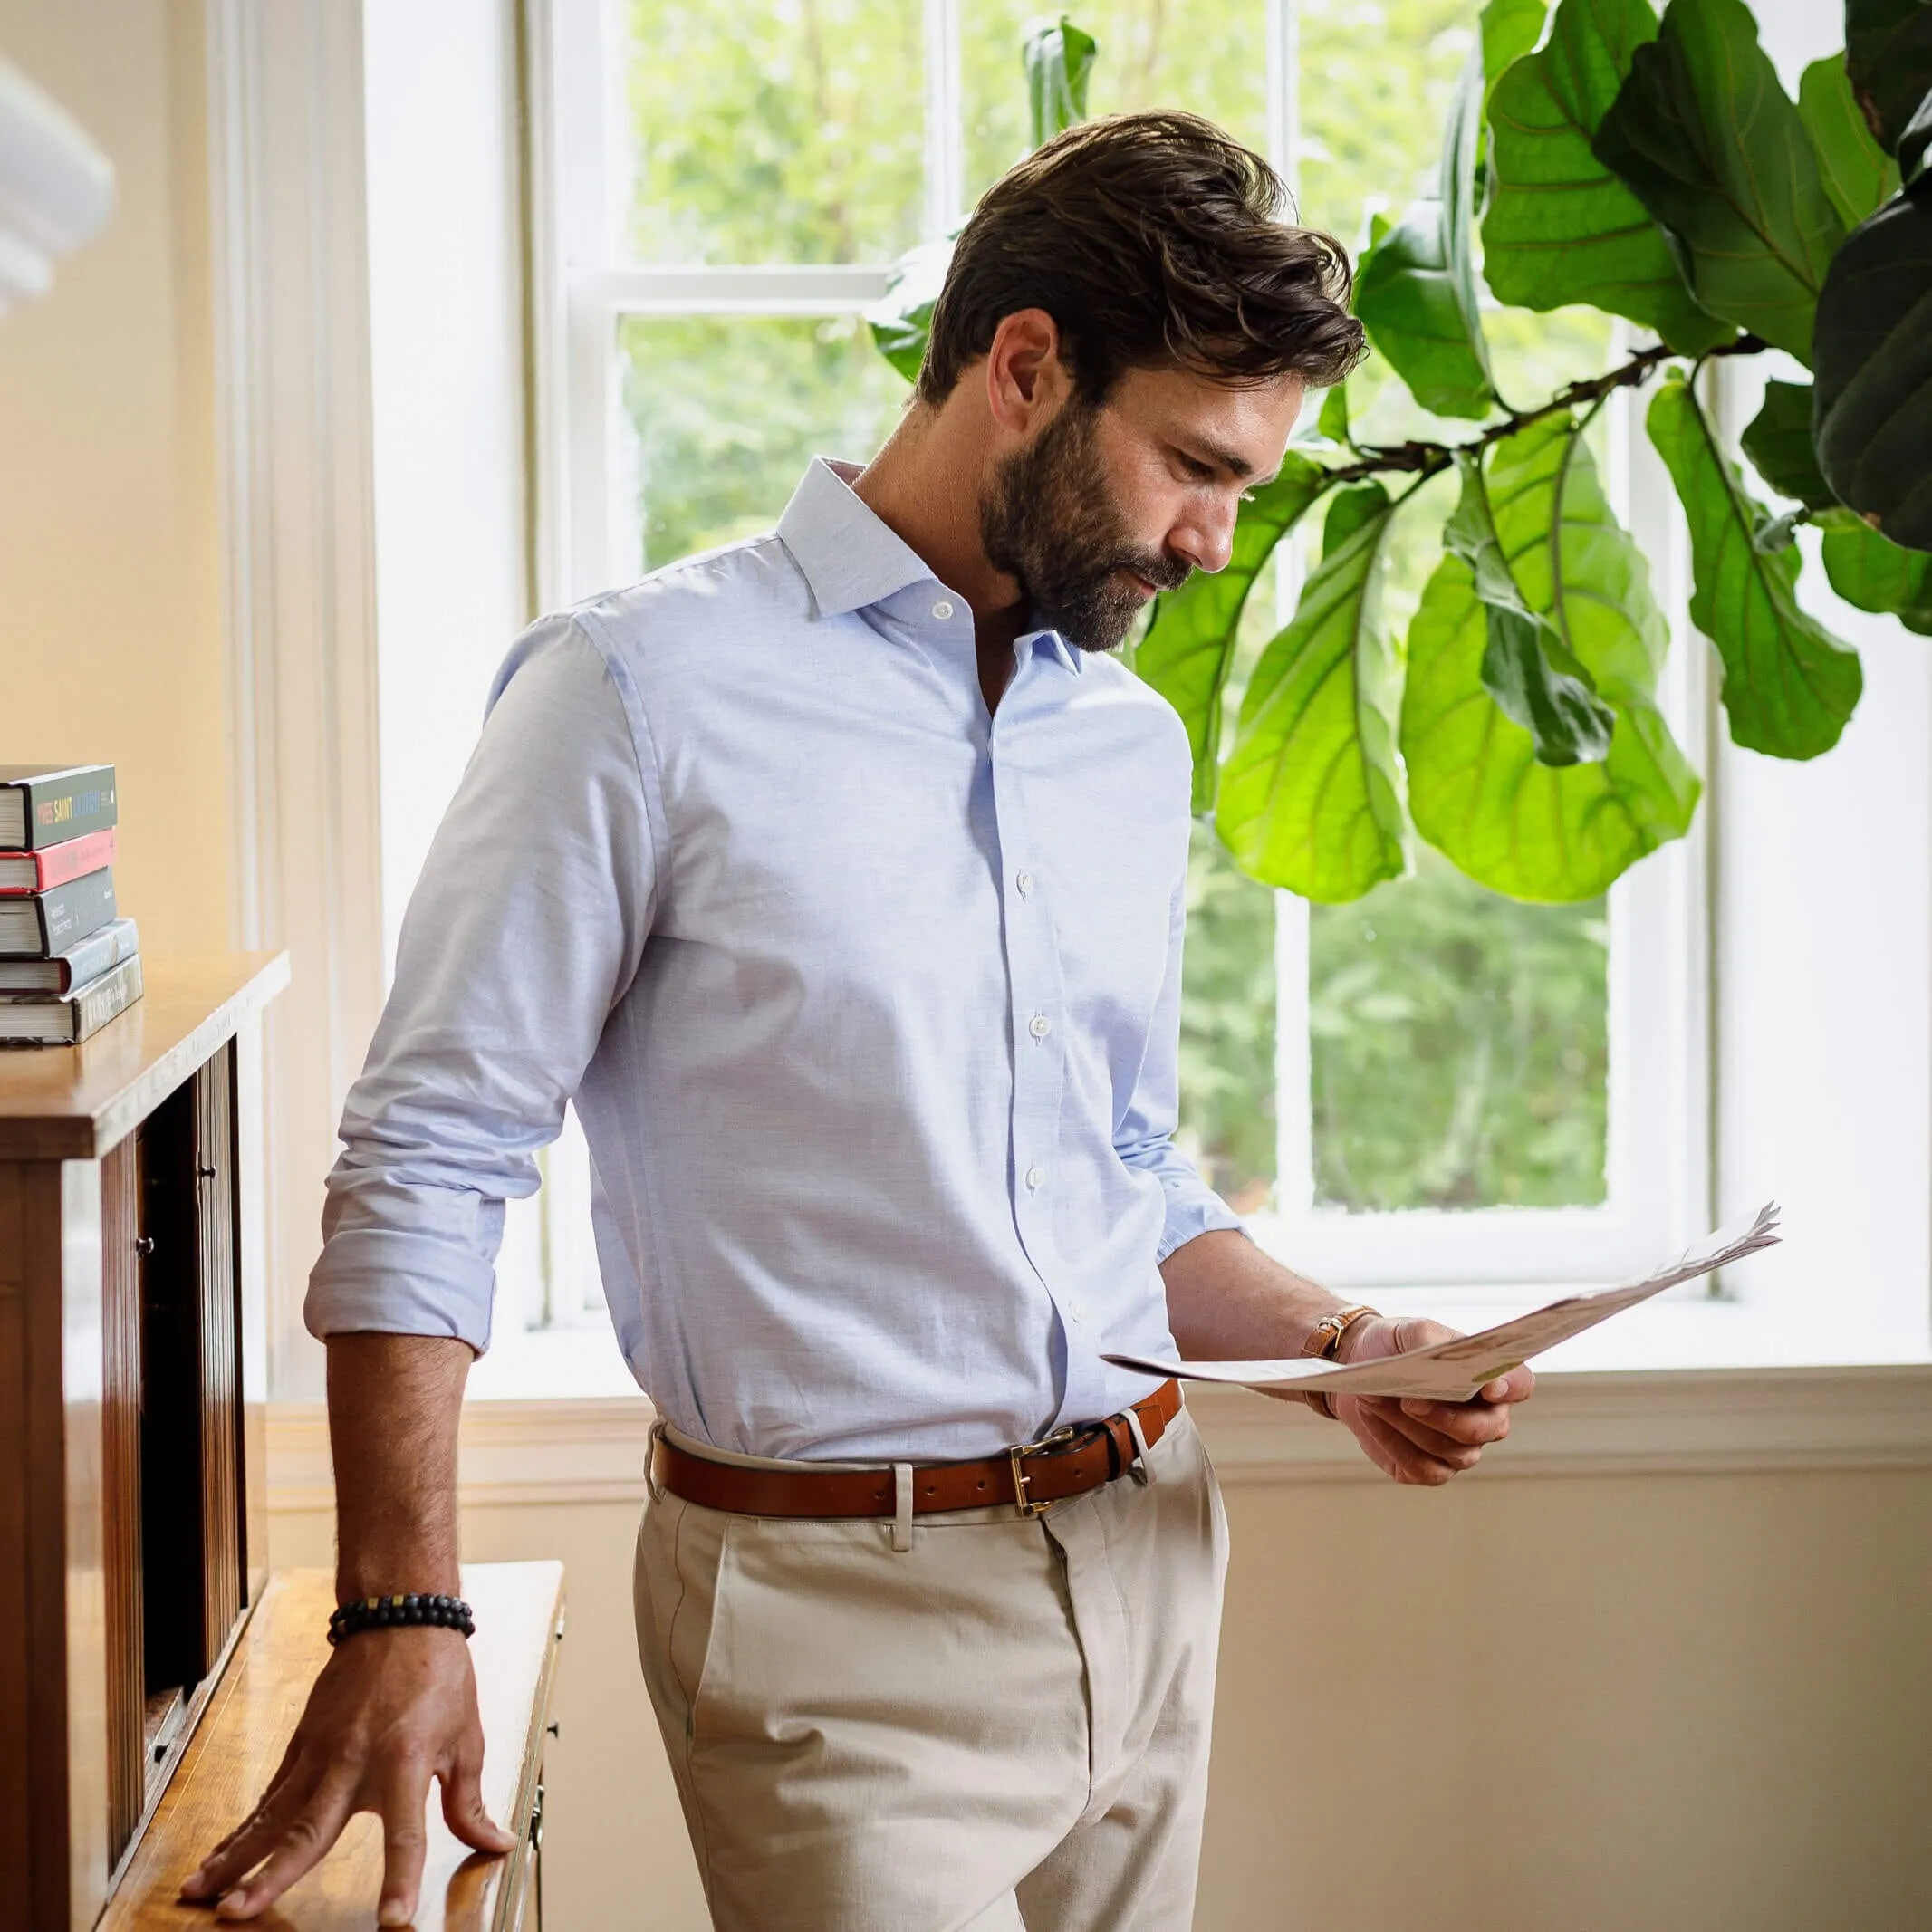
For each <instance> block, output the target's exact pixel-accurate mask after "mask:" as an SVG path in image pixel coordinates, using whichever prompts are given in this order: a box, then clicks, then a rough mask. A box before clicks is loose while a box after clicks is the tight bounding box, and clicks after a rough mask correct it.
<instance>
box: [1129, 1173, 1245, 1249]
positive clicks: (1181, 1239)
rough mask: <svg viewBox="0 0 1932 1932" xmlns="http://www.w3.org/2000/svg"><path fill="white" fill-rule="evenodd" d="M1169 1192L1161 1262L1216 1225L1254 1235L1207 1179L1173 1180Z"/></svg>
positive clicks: (1209, 1232) (1168, 1185)
mask: <svg viewBox="0 0 1932 1932" xmlns="http://www.w3.org/2000/svg"><path fill="white" fill-rule="evenodd" d="M1167 1195H1168V1213H1167V1220H1166V1222H1165V1223H1164V1225H1163V1226H1162V1227H1161V1230H1160V1240H1159V1243H1158V1245H1157V1246H1156V1247H1155V1250H1154V1260H1155V1262H1156V1264H1159V1263H1161V1262H1164V1261H1165V1260H1166V1259H1167V1258H1168V1255H1169V1254H1173V1252H1174V1251H1175V1249H1176V1248H1181V1247H1186V1246H1187V1244H1188V1243H1189V1242H1190V1241H1192V1240H1193V1239H1194V1238H1195V1236H1196V1235H1207V1234H1212V1233H1213V1232H1214V1231H1215V1230H1216V1228H1222V1227H1228V1228H1233V1229H1234V1231H1235V1233H1236V1234H1237V1235H1244V1236H1246V1238H1247V1239H1249V1240H1252V1239H1253V1238H1254V1237H1253V1236H1252V1235H1248V1231H1247V1229H1246V1228H1245V1227H1244V1226H1242V1222H1241V1216H1239V1215H1237V1214H1236V1213H1235V1210H1234V1209H1233V1208H1232V1207H1230V1206H1228V1205H1227V1203H1226V1201H1224V1200H1223V1199H1222V1198H1221V1197H1220V1196H1219V1195H1218V1194H1216V1192H1215V1191H1214V1189H1213V1188H1212V1187H1208V1186H1207V1185H1206V1183H1205V1182H1203V1181H1199V1180H1195V1181H1192V1182H1191V1183H1190V1182H1188V1181H1179V1182H1169V1183H1168V1184H1167Z"/></svg>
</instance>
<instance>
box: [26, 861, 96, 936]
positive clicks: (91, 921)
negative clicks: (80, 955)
mask: <svg viewBox="0 0 1932 1932" xmlns="http://www.w3.org/2000/svg"><path fill="white" fill-rule="evenodd" d="M34 911H35V913H36V914H37V915H38V917H39V919H40V940H41V956H42V957H43V958H50V957H52V956H53V954H55V953H64V952H65V951H67V949H68V948H69V947H72V946H74V945H77V944H78V943H79V942H80V941H81V940H82V939H84V938H86V937H87V936H88V935H89V934H90V933H92V932H97V931H99V930H100V928H101V927H103V926H105V925H106V924H107V922H108V921H109V920H110V919H111V918H113V917H114V874H113V872H112V871H111V870H110V869H109V868H107V867H105V866H103V867H102V868H101V870H100V871H98V872H89V873H88V874H87V875H86V876H85V877H84V878H81V879H73V880H72V881H70V882H69V883H68V884H66V885H64V886H56V887H55V888H54V889H53V891H52V892H43V893H39V894H37V895H36V896H35V898H34Z"/></svg>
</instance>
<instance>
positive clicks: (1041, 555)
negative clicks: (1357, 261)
mask: <svg viewBox="0 0 1932 1932" xmlns="http://www.w3.org/2000/svg"><path fill="white" fill-rule="evenodd" d="M1301 406H1302V380H1301V378H1300V377H1298V376H1279V377H1275V378H1274V379H1272V380H1270V381H1267V382H1265V383H1259V384H1254V385H1250V386H1245V387H1243V388H1239V389H1236V388H1231V387H1229V386H1227V385H1225V384H1221V383H1216V382H1212V381H1209V380H1207V379H1206V377H1203V376H1197V375H1194V374H1192V373H1190V372H1188V371H1187V370H1174V369H1164V370H1129V371H1128V372H1127V373H1126V375H1124V376H1123V377H1122V378H1121V379H1120V381H1119V382H1118V383H1116V384H1115V386H1114V388H1113V390H1112V392H1111V393H1110V395H1109V397H1108V399H1107V400H1106V401H1105V402H1104V403H1102V404H1101V405H1100V406H1099V407H1098V408H1091V407H1089V406H1087V405H1085V404H1083V403H1082V402H1081V400H1080V399H1079V398H1078V397H1077V396H1069V398H1068V399H1067V400H1066V401H1065V402H1064V403H1063V404H1062V406H1061V408H1060V409H1059V410H1058V411H1057V412H1056V413H1055V414H1054V415H1053V417H1052V418H1050V419H1049V420H1048V421H1047V422H1046V423H1045V424H1043V426H1042V428H1040V429H1039V430H1038V431H1037V432H1036V434H1035V435H1034V436H1033V438H1032V439H1031V441H1029V442H1027V443H1025V444H1024V445H1022V446H1021V447H1019V448H1017V449H1015V450H1013V451H1012V452H1011V453H1010V454H1008V455H1007V456H1005V457H1002V458H1001V459H1000V460H999V462H998V463H997V465H996V466H995V469H994V472H993V476H992V478H991V480H990V482H989V484H988V486H987V488H986V490H985V495H983V496H982V498H981V501H980V536H981V541H982V542H983V543H984V544H985V552H986V557H987V561H988V562H991V563H992V564H993V565H994V567H995V569H997V570H1000V571H1003V572H1005V573H1006V574H1007V575H1008V576H1010V577H1012V578H1014V580H1015V581H1016V582H1018V584H1019V586H1020V590H1021V592H1022V594H1023V595H1024V596H1025V597H1026V599H1027V600H1028V601H1029V602H1030V603H1031V604H1032V606H1033V616H1034V619H1035V620H1036V621H1037V622H1039V623H1041V624H1043V625H1051V626H1052V627H1053V629H1054V630H1058V631H1059V632H1060V634H1061V635H1062V637H1064V638H1065V639H1067V641H1068V642H1069V643H1070V644H1073V645H1076V646H1078V647H1079V649H1081V650H1111V649H1113V648H1114V647H1115V646H1116V645H1117V644H1119V643H1120V640H1121V639H1123V638H1124V637H1125V636H1126V635H1127V632H1128V629H1129V626H1130V625H1131V624H1132V622H1133V620H1134V618H1135V616H1136V615H1137V614H1138V613H1139V610H1141V609H1142V607H1143V606H1144V605H1145V604H1146V603H1147V601H1148V600H1149V598H1150V597H1152V596H1153V595H1154V594H1155V592H1156V591H1174V590H1178V589H1179V588H1180V586H1181V585H1182V584H1183V583H1185V582H1187V578H1188V577H1189V576H1190V575H1192V574H1193V572H1195V571H1197V570H1204V571H1217V570H1220V569H1221V568H1222V567H1223V566H1224V565H1225V564H1226V562H1227V559H1228V554H1229V551H1230V549H1231V547H1232V544H1233V541H1234V529H1235V515H1236V514H1237V512H1238V510H1239V507H1240V502H1241V495H1242V492H1243V491H1244V490H1245V489H1247V488H1250V487H1251V486H1252V485H1254V484H1256V483H1262V482H1265V481H1266V480H1267V479H1268V478H1269V477H1271V476H1274V473H1275V471H1276V470H1277V469H1279V468H1280V467H1281V461H1282V453H1283V450H1284V449H1285V448H1286V447H1287V445H1288V437H1289V435H1290V433H1291V432H1292V431H1293V428H1294V420H1295V417H1296V415H1297V414H1298V413H1299V412H1300V409H1301Z"/></svg>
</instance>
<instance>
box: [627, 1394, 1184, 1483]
mask: <svg viewBox="0 0 1932 1932" xmlns="http://www.w3.org/2000/svg"><path fill="white" fill-rule="evenodd" d="M1180 1408H1181V1396H1180V1384H1179V1383H1178V1382H1172V1381H1170V1382H1163V1383H1162V1384H1161V1385H1160V1387H1159V1388H1158V1389H1156V1390H1155V1391H1154V1393H1153V1394H1152V1395H1150V1396H1149V1397H1148V1398H1147V1399H1146V1400H1145V1401H1143V1402H1136V1403H1135V1404H1134V1406H1133V1409H1132V1413H1133V1414H1134V1415H1136V1416H1138V1417H1139V1420H1140V1430H1141V1433H1142V1435H1144V1436H1145V1437H1147V1446H1148V1447H1149V1448H1150V1449H1151V1448H1152V1447H1154V1445H1155V1444H1156V1443H1157V1442H1158V1441H1159V1440H1160V1438H1161V1437H1163V1436H1164V1435H1166V1434H1167V1432H1168V1426H1169V1425H1170V1424H1171V1423H1172V1422H1173V1420H1174V1418H1175V1417H1177V1415H1179V1414H1180ZM1128 1414H1129V1411H1128V1410H1126V1409H1122V1410H1121V1411H1120V1414H1119V1415H1117V1416H1109V1417H1108V1418H1107V1419H1106V1420H1105V1421H1104V1422H1087V1423H1081V1424H1079V1425H1077V1426H1075V1427H1072V1428H1064V1429H1059V1430H1056V1431H1055V1432H1054V1433H1053V1435H1051V1436H1048V1437H1043V1439H1042V1440H1041V1441H1039V1442H1029V1443H1023V1444H1021V1445H1020V1446H1019V1447H1016V1448H1012V1449H1004V1450H1002V1451H1001V1453H1000V1454H999V1455H997V1456H988V1457H987V1458H986V1459H985V1461H984V1462H977V1463H928V1464H923V1465H915V1466H914V1467H913V1471H912V1509H913V1514H915V1515H926V1514H929V1513H931V1512H932V1511H934V1510H942V1509H975V1508H977V1507H978V1506H979V1505H981V1504H988V1503H1010V1504H1014V1505H1015V1506H1016V1507H1017V1508H1018V1510H1019V1512H1020V1514H1022V1515H1023V1516H1037V1515H1039V1514H1041V1513H1042V1512H1043V1510H1044V1509H1045V1508H1046V1507H1047V1505H1048V1504H1053V1503H1058V1502H1061V1501H1062V1500H1063V1499H1064V1498H1065V1497H1068V1496H1077V1495H1083V1494H1084V1493H1085V1492H1086V1491H1087V1490H1090V1489H1098V1488H1099V1487H1100V1486H1101V1485H1102V1484H1103V1483H1110V1482H1112V1481H1113V1479H1114V1478H1115V1477H1116V1476H1117V1475H1122V1474H1124V1473H1125V1472H1126V1471H1127V1470H1129V1469H1130V1468H1132V1466H1134V1463H1135V1461H1136V1459H1137V1458H1138V1457H1139V1454H1140V1448H1139V1444H1138V1443H1137V1442H1136V1441H1135V1440H1134V1431H1133V1425H1132V1424H1131V1423H1129V1421H1128V1419H1127V1418H1128ZM651 1466H652V1473H653V1475H654V1476H655V1478H656V1481H657V1482H658V1485H660V1486H661V1487H663V1488H665V1489H668V1490H669V1491H670V1493H671V1494H672V1495H675V1496H682V1497H683V1498H684V1499H685V1501H686V1502H687V1503H696V1504H698V1505H699V1506H700V1507H702V1508H705V1509H726V1510H731V1511H733V1512H735V1514H738V1515H741V1516H890V1515H895V1514H897V1513H898V1507H899V1484H898V1478H897V1477H896V1475H894V1473H893V1470H892V1468H891V1467H890V1466H886V1467H884V1468H879V1469H852V1470H841V1469H811V1468H807V1467H805V1466H803V1465H801V1466H798V1467H796V1468H791V1469H747V1468H745V1467H743V1466H741V1465H739V1464H737V1463H717V1462H713V1461H711V1459H710V1458H709V1457H708V1456H694V1455H692V1454H691V1453H690V1452H689V1451H688V1450H686V1449H680V1448H679V1447H678V1446H677V1444H676V1443H674V1442H669V1441H667V1440H666V1439H665V1438H664V1437H662V1436H659V1437H658V1438H657V1440H656V1441H655V1443H654V1444H653V1446H652V1461H651Z"/></svg>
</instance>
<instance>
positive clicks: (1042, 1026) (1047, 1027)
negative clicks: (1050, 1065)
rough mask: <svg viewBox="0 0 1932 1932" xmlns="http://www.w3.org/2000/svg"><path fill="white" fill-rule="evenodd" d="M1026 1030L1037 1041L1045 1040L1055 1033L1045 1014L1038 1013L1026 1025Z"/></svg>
mask: <svg viewBox="0 0 1932 1932" xmlns="http://www.w3.org/2000/svg"><path fill="white" fill-rule="evenodd" d="M1026 1030H1027V1032H1028V1033H1031V1034H1032V1035H1033V1038H1034V1039H1035V1040H1044V1039H1045V1038H1046V1036H1047V1035H1048V1034H1049V1033H1052V1032H1053V1022H1052V1021H1051V1020H1050V1019H1048V1018H1047V1016H1046V1015H1045V1014H1043V1013H1036V1014H1034V1015H1033V1018H1032V1019H1031V1020H1029V1021H1028V1022H1027V1023H1026Z"/></svg>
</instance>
